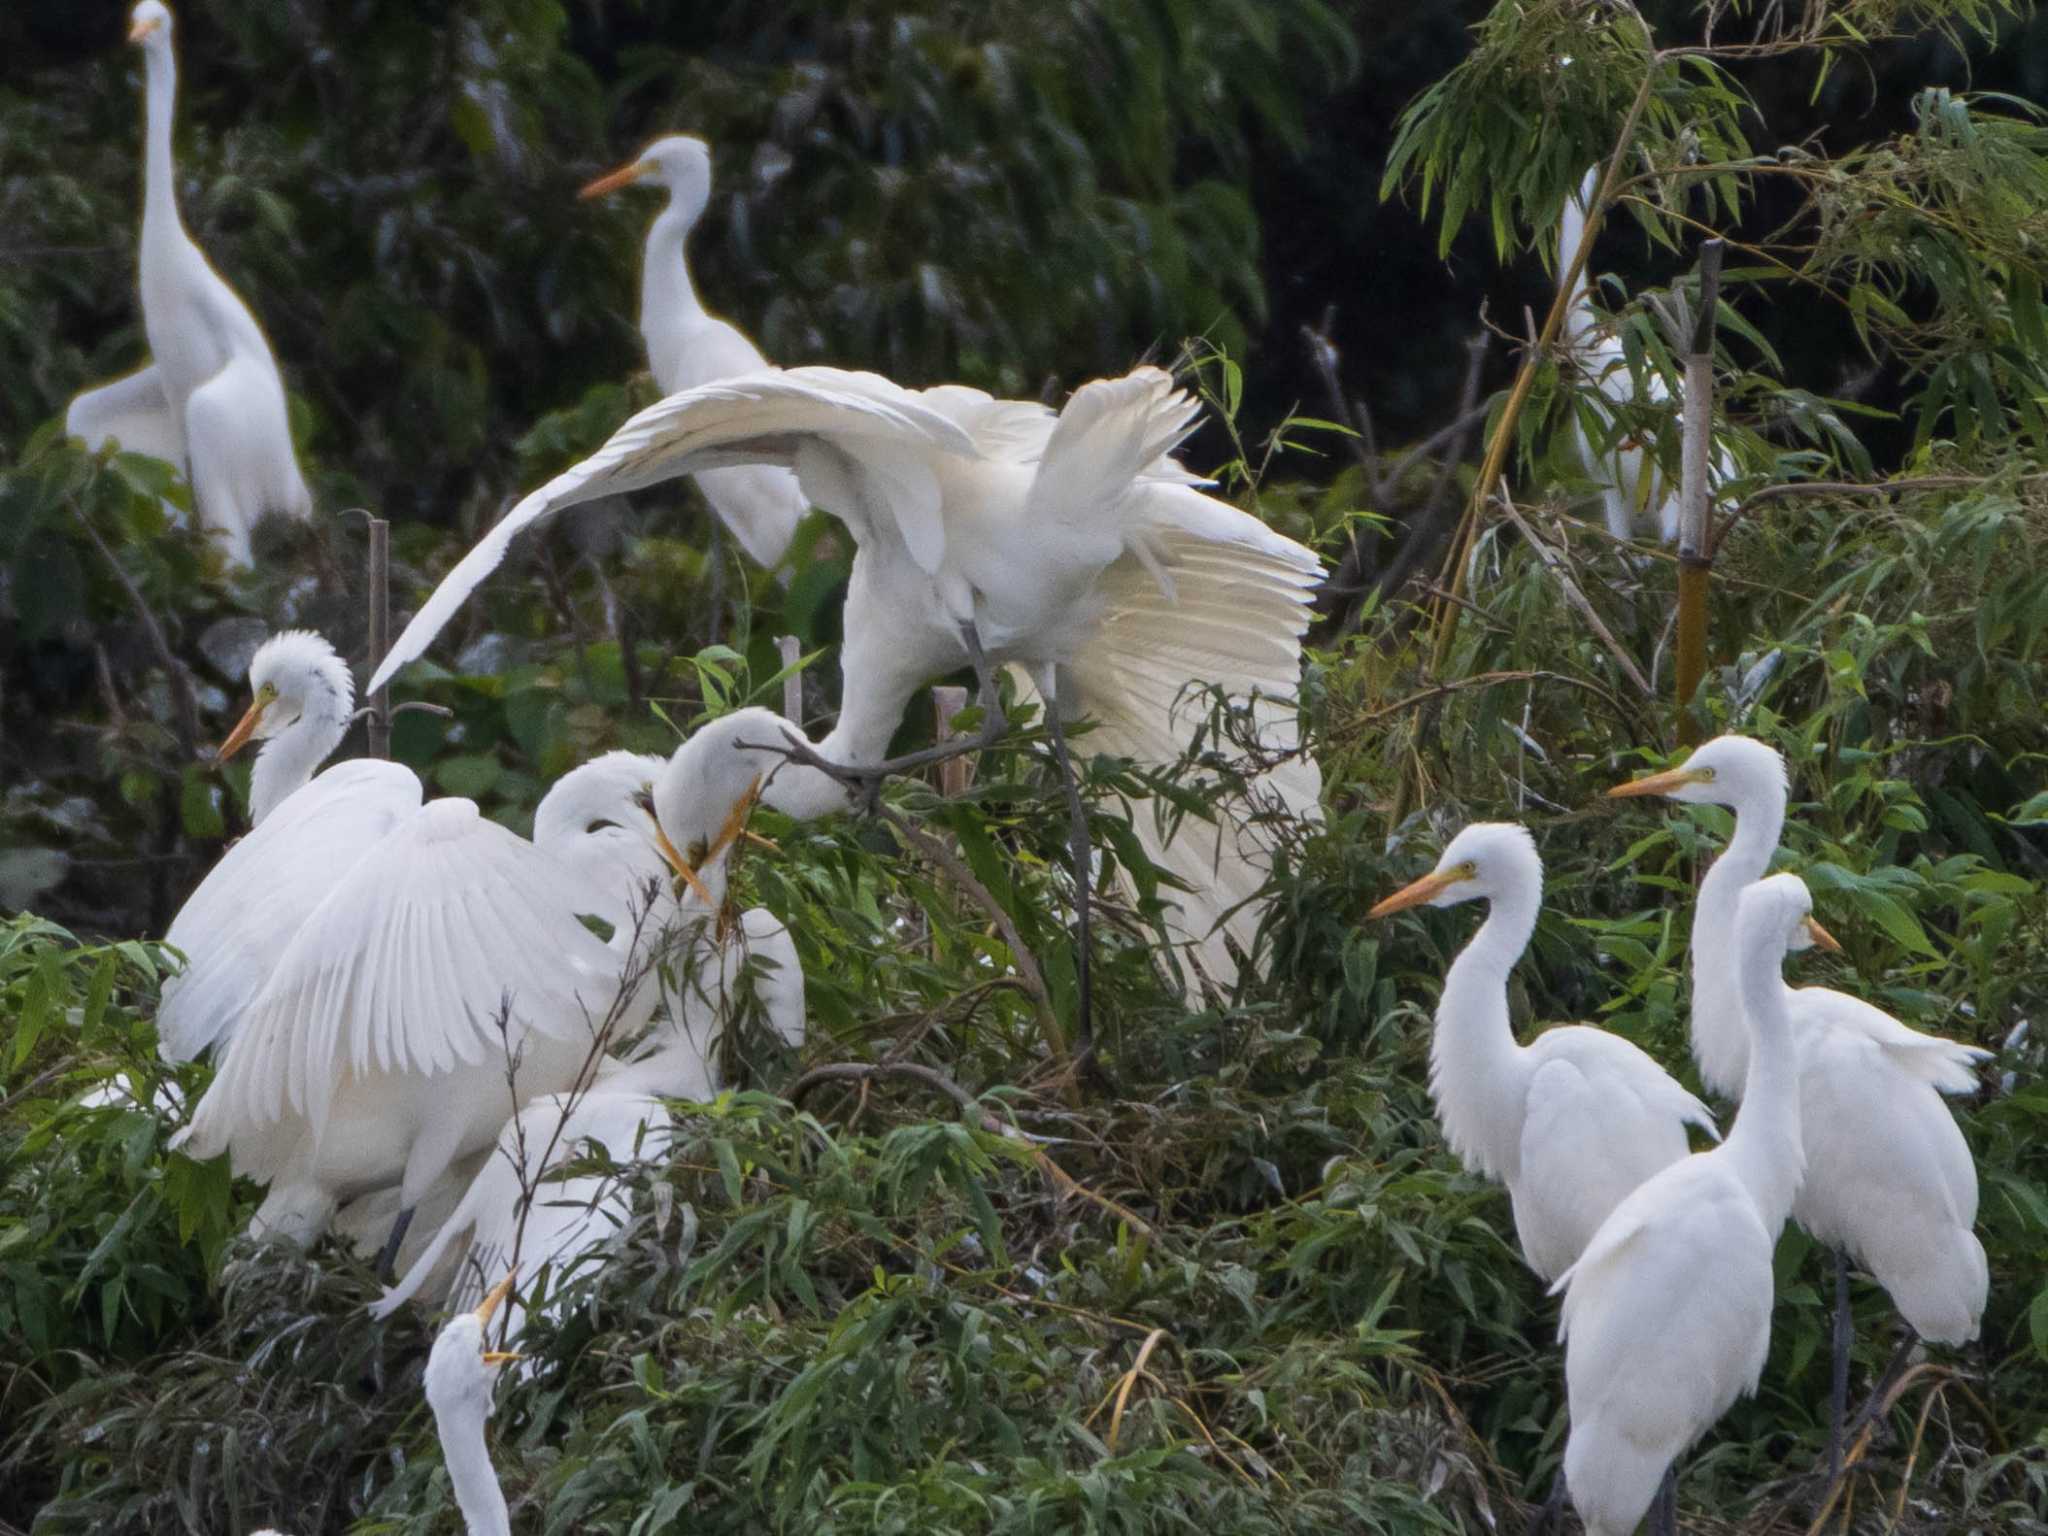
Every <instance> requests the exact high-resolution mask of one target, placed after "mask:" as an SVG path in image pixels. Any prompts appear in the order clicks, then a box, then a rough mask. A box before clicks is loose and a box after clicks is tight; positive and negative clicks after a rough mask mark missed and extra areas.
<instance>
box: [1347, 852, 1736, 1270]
mask: <svg viewBox="0 0 2048 1536" xmlns="http://www.w3.org/2000/svg"><path fill="white" fill-rule="evenodd" d="M1461 901H1484V902H1486V903H1487V904H1488V910H1487V914H1486V921H1485V922H1484V923H1482V924H1481V925H1480V928H1479V932H1478V933H1477V934H1475V935H1474V936H1473V938H1472V941H1471V942H1470V943H1468V944H1467V945H1466V946H1465V947H1464V949H1462V950H1460V951H1459V953H1458V958H1457V959H1456V960H1454V961H1452V962H1451V968H1450V970H1449V972H1448V973H1447V974H1446V975H1445V976H1444V990H1443V996H1442V997H1441V998H1440V999H1439V1000H1438V1002H1437V1009H1436V1037H1435V1040H1434V1042H1433V1043H1432V1044H1431V1047H1430V1053H1429V1091H1430V1097H1431V1098H1432V1099H1434V1100H1435V1102H1436V1111H1437V1119H1438V1121H1439V1122H1440V1123H1441V1124H1442V1126H1443V1130H1444V1139H1445V1140H1446V1141H1448V1142H1449V1143H1450V1146H1451V1150H1452V1151H1453V1152H1455V1153H1457V1154H1458V1156H1459V1158H1461V1159H1462V1160H1463V1161H1464V1162H1465V1163H1466V1165H1467V1166H1469V1167H1471V1168H1472V1169H1473V1170H1474V1171H1476V1172H1478V1173H1480V1174H1483V1175H1485V1176H1486V1177H1487V1178H1491V1179H1498V1180H1499V1181H1500V1182H1501V1183H1503V1184H1505V1185H1507V1188H1508V1197H1509V1199H1510V1200H1511V1202H1512V1203H1513V1206H1514V1212H1515V1233H1516V1235H1517V1236H1518V1237H1520V1239H1521V1240H1522V1253H1523V1256H1524V1257H1525V1258H1526V1259H1527V1260H1528V1262H1529V1267H1530V1268H1531V1269H1533V1270H1534V1271H1535V1272H1536V1273H1537V1274H1538V1275H1539V1276H1541V1277H1542V1278H1543V1279H1545V1280H1555V1279H1556V1278H1557V1277H1558V1276H1559V1275H1561V1274H1563V1273H1564V1271H1565V1270H1566V1269H1568V1268H1570V1266H1571V1265H1572V1264H1573V1263H1574V1262H1576V1261H1577V1259H1578V1257H1579V1255H1580V1254H1581V1253H1582V1252H1583V1251H1584V1250H1585V1247H1586V1244H1587V1243H1588V1242H1590V1241H1591V1240H1592V1237H1593V1234H1594V1232H1596V1231H1597V1230H1598V1229H1599V1227H1600V1224H1601V1222H1603V1221H1605V1220H1606V1219H1607V1217H1608V1215H1609V1213H1611V1212H1612V1211H1613V1210H1614V1208H1615V1207H1616V1206H1617V1205H1619V1204H1620V1203H1621V1202H1622V1200H1623V1199H1625V1198H1626V1197H1627V1196H1628V1195H1629V1194H1630V1193H1631V1192H1632V1191H1633V1190H1634V1189H1635V1188H1636V1187H1637V1186H1638V1185H1640V1184H1642V1183H1643V1182H1644V1181H1645V1180H1647V1179H1649V1178H1650V1177H1651V1176H1652V1175H1654V1174H1656V1173H1658V1172H1659V1171H1660V1170H1662V1169H1665V1168H1668V1167H1670V1166H1671V1165H1672V1164H1673V1163H1676V1162H1678V1161H1679V1160H1680V1159H1682V1158H1684V1157H1685V1156H1686V1155H1687V1154H1688V1153H1689V1152H1690V1151H1691V1146H1690V1144H1689V1143H1688V1141H1687V1139H1686V1127H1687V1126H1688V1125H1693V1126H1698V1127H1699V1128H1700V1129H1701V1130H1703V1131H1705V1132H1706V1133H1707V1134H1708V1135H1709V1136H1713V1135H1716V1134H1717V1133H1716V1131H1715V1129H1714V1117H1713V1116H1712V1115H1711V1114H1710V1113H1709V1112H1708V1110H1707V1107H1706V1105H1704V1104H1702V1103H1701V1102H1700V1101H1699V1100H1698V1099H1697V1098H1695V1097H1694V1096H1693V1095H1692V1094H1690V1093H1688V1092H1686V1091H1685V1089H1683V1088H1681V1087H1680V1086H1679V1085H1678V1084H1677V1083H1676V1082H1674V1081H1673V1080H1672V1079H1671V1077H1670V1075H1669V1074H1668V1073H1666V1072H1665V1070H1664V1069H1663V1068H1662V1067H1660V1066H1658V1065H1657V1063H1656V1062H1654V1061H1652V1060H1651V1059H1650V1058H1649V1056H1647V1055H1645V1054H1644V1053H1643V1051H1642V1050H1640V1049H1639V1048H1638V1047H1636V1046H1635V1045H1633V1044H1631V1043H1630V1042H1629V1041H1627V1040H1624V1039H1622V1038H1621V1037H1620V1036H1619V1035H1615V1034H1610V1033H1609V1032H1608V1031H1606V1030H1604V1029H1593V1028H1591V1027H1590V1026H1587V1025H1584V1024H1569V1025H1565V1026H1562V1027H1560V1028H1555V1029H1547V1030H1545V1031H1543V1033H1541V1034H1539V1035H1538V1036H1536V1038H1535V1039H1534V1040H1532V1041H1531V1042H1530V1043H1529V1044H1528V1045H1519V1044H1517V1043H1516V1041H1515V1036H1514V1026H1513V1024H1512V1023H1511V1022H1510V1020H1509V1017H1508V973H1509V972H1510V971H1511V970H1513V968H1514V965H1515V962H1516V961H1517V960H1519V959H1521V957H1522V952H1523V950H1525V949H1526V948H1527V947H1528V944H1529V938H1530V936H1531V935H1532V934H1533V933H1534V932H1535V930H1536V917H1537V913H1538V911H1539V909H1540V908H1541V906H1542V904H1543V862H1542V860H1541V859H1540V858H1539V857H1538V856H1537V853H1536V844H1535V842H1534V840H1533V839H1532V838H1531V837H1530V836H1529V833H1528V831H1527V830H1526V829H1525V828H1522V827H1519V826H1516V825H1514V824H1512V823H1507V822H1480V823H1478V824H1476V825H1474V826H1469V827H1467V828H1465V830H1464V831H1462V832H1460V833H1459V834H1458V835H1457V836H1456V837H1454V838H1452V839H1451V843H1450V846H1449V847H1448V848H1446V849H1444V852H1443V857H1442V858H1440V859H1439V860H1438V861H1437V866H1436V868H1435V869H1434V870H1432V871H1431V872H1430V873H1429V874H1426V875H1424V876H1423V877H1422V878H1421V879H1420V880H1417V881H1415V882H1413V883H1412V884H1410V885H1406V886H1403V887H1402V888H1401V889H1400V890H1398V891H1396V892H1395V893H1394V894H1393V895H1391V896H1389V897H1388V898H1387V899H1386V900H1385V901H1382V902H1381V903H1380V904H1379V905H1378V906H1376V907H1374V908H1373V909H1372V911H1371V912H1369V913H1368V914H1367V916H1368V917H1374V918H1378V917H1385V916H1387V915H1388V914H1390V913H1394V912H1399V911H1402V910H1404V909H1405V908H1408V907H1415V906H1421V905H1423V904H1425V903H1426V904H1428V905H1430V906H1433V907H1447V906H1451V905H1453V904H1455V903H1457V902H1461Z"/></svg>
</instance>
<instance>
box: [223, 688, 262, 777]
mask: <svg viewBox="0 0 2048 1536" xmlns="http://www.w3.org/2000/svg"><path fill="white" fill-rule="evenodd" d="M268 708H270V703H269V701H268V700H267V699H259V700H258V701H257V702H256V703H254V704H251V705H250V706H249V708H248V711H247V712H246V713H245V714H243V716H242V718H241V719H239V720H237V721H236V722H235V728H234V729H233V730H232V731H229V732H228V739H227V740H226V741H224V742H222V743H221V744H220V747H219V749H218V750H217V751H215V753H214V756H215V758H217V759H218V760H219V761H221V762H223V763H224V762H226V761H227V760H228V759H229V758H231V757H233V756H234V755H235V754H236V753H237V752H239V751H241V750H242V748H244V747H246V746H247V745H248V744H249V738H250V737H251V736H253V735H255V734H256V727H257V726H258V725H259V724H261V723H262V720H263V711H264V710H266V709H268Z"/></svg>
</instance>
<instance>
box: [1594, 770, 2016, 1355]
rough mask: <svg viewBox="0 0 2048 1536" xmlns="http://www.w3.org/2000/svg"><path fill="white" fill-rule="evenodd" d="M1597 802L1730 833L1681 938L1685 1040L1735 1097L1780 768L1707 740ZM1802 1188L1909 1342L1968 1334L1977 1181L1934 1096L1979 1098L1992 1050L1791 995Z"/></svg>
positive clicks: (1961, 1338) (1984, 1279)
mask: <svg viewBox="0 0 2048 1536" xmlns="http://www.w3.org/2000/svg"><path fill="white" fill-rule="evenodd" d="M1609 793H1610V794H1617V795H1619V794H1627V795H1643V794H1665V795H1669V796H1670V797H1671V798H1673V799H1676V800H1685V801H1693V802H1706V803H1708V804H1713V805H1723V806H1727V807H1728V808H1729V809H1730V810H1732V811H1734V812H1735V835H1734V836H1733V838H1731V839H1730V841H1729V844H1728V847H1727V849H1726V850H1725V851H1724V852H1723V853H1722V854H1721V856H1720V857H1719V858H1718V859H1716V860H1715V861H1714V864H1713V867H1712V868H1711V869H1709V870H1708V871H1707V874H1706V878H1705V879H1703V880H1702V881H1701V882H1700V894H1699V905H1698V908H1697V910H1696V912H1695V913H1694V916H1693V929H1692V1043H1693V1054H1694V1056H1695V1057H1696V1058H1697V1059H1698V1061H1699V1064H1700V1075H1701V1077H1702V1078H1703V1079H1704V1080H1705V1081H1706V1083H1707V1085H1708V1086H1709V1087H1710V1088H1713V1089H1714V1090H1715V1091H1716V1092H1718V1093H1722V1094H1726V1095H1730V1096H1734V1095H1736V1094H1738V1093H1740V1092H1741V1091H1742V1090H1743V1083H1744V1080H1745V1077H1746V1075H1747V1072H1748V1067H1749V1052H1750V1044H1749V1040H1748V1038H1747V1034H1746V1032H1745V1031H1744V1030H1743V1028H1742V1014H1741V1004H1740V1000H1739V998H1738V997H1737V996H1736V993H1735V987H1734V985H1733V977H1734V966H1735V956H1736V909H1737V904H1738V902H1739V900H1740V898H1741V896H1742V893H1743V892H1744V891H1745V890H1746V889H1747V888H1748V887H1749V886H1750V885H1751V884H1752V883H1753V882H1755V881H1757V880H1758V879H1760V878H1761V877H1762V876H1763V874H1764V871H1765V870H1766V869H1768V868H1769V867H1770V861H1771V856H1772V854H1774V853H1775V852H1776V851H1777V847H1778V839H1779V835H1780V833H1781V832H1782V831H1783V828H1784V824H1785V811H1786V806H1787V803H1788V799H1789V789H1788V785H1787V779H1786V773H1785V760H1784V759H1783V758H1782V757H1780V756H1779V755H1778V753H1777V752H1776V751H1775V750H1774V749H1773V748H1771V747H1769V746H1767V745H1766V744H1764V743H1763V742H1760V741H1752V740H1750V739H1749V738H1747V737H1743V736H1720V737H1716V738H1715V739H1714V740H1712V741H1710V742H1707V743H1706V744H1705V745H1704V746H1702V747H1700V748H1699V749H1698V750H1697V751H1695V752H1694V753H1693V754H1692V755H1691V756H1690V757H1688V758H1687V759H1686V760H1685V762H1684V763H1682V764H1681V765H1679V766H1678V767H1677V768H1675V769H1672V770H1671V771H1670V772H1668V773H1662V774H1653V775H1651V776H1650V777H1649V778H1646V779H1638V780H1635V781H1634V782H1633V783H1629V784H1623V785H1619V786H1617V787H1616V788H1615V789H1614V790H1612V791H1610V792H1609ZM1788 1006H1789V1007H1790V1009H1791V1015H1792V1021H1793V1035H1792V1038H1793V1045H1794V1050H1795V1053H1796V1061H1797V1073H1798V1083H1799V1094H1800V1101H1801V1114H1800V1123H1801V1125H1802V1126H1803V1127H1804V1138H1805V1155H1806V1170H1807V1171H1806V1182H1805V1185H1804V1186H1803V1187H1802V1189H1801V1190H1800V1194H1799V1200H1798V1203H1797V1204H1796V1205H1795V1206H1794V1208H1793V1213H1792V1214H1793V1218H1794V1219H1795V1220H1796V1221H1798V1223H1799V1224H1800V1225H1801V1226H1802V1227H1804V1228H1805V1229H1806V1230H1807V1231H1808V1232H1810V1233H1812V1234H1813V1236H1814V1237H1815V1238H1816V1239H1818V1240H1819V1241H1821V1242H1823V1243H1826V1244H1828V1245H1829V1246H1831V1247H1835V1248H1839V1249H1842V1250H1844V1251H1845V1252H1847V1253H1848V1254H1849V1256H1850V1257H1851V1258H1852V1259H1854V1260H1855V1261H1856V1262H1857V1263H1859V1264H1861V1265H1863V1266H1864V1267H1865V1268H1867V1269H1868V1270H1869V1271H1870V1273H1871V1274H1873V1275H1874V1276H1876V1278H1877V1281H1878V1283H1879V1284H1880V1285H1882V1286H1883V1287H1884V1288H1885V1290H1886V1291H1887V1292H1889V1293H1890V1295H1891V1298H1892V1301H1893V1303H1894V1304H1895V1305H1896V1306H1897V1307H1898V1309H1899V1312H1900V1315H1901V1316H1903V1317H1904V1318H1905V1319H1906V1321H1907V1322H1908V1323H1909V1324H1910V1325H1911V1326H1912V1327H1913V1328H1914V1329H1915V1331H1917V1332H1918V1333H1919V1334H1920V1335H1921V1337H1923V1338H1927V1339H1931V1340H1933V1341H1935V1342H1937V1343H1945V1344H1960V1343H1963V1342H1966V1341H1967V1340H1970V1339H1973V1338H1975V1337H1976V1336H1977V1329H1978V1325H1979V1322H1980V1320H1981V1319H1982V1317H1983V1313H1984V1303H1985V1297H1986V1293H1987V1291H1988V1289H1989V1284H1990V1276H1989V1269H1988V1266H1987V1264H1986V1261H1985V1256H1984V1248H1983V1245H1982V1244H1981V1243H1980V1242H1979V1241H1978V1240H1977V1235H1976V1233H1975V1232H1974V1231H1973V1230H1972V1228H1973V1227H1974V1226H1975V1224H1976V1220H1977V1170H1976V1165H1975V1163H1974V1162H1973V1161H1972V1159H1971V1157H1970V1149H1969V1144H1968V1143H1967V1142H1965V1141H1964V1139H1963V1134H1962V1131H1961V1129H1960V1128H1959V1127H1958V1126H1957V1125H1956V1123H1955V1118H1954V1117H1953V1116H1952V1115H1951V1114H1950V1113H1949V1111H1948V1107H1947V1106H1946V1105H1945V1104H1943V1103H1942V1101H1941V1095H1942V1094H1943V1093H1967V1092H1969V1091H1971V1090H1972V1089H1974V1088H1975V1087H1976V1083H1977V1078H1976V1064H1977V1063H1978V1062H1980V1061H1983V1060H1985V1059H1986V1058H1988V1057H1989V1056H1990V1054H1991V1053H1990V1052H1989V1051H1985V1050H1981V1049H1979V1048H1978V1047H1976V1046H1971V1045H1964V1044H1962V1043H1961V1042H1960V1041H1955V1040H1945V1039H1943V1038H1942V1037H1940V1036H1939V1035H1929V1034H1923V1033H1921V1032H1920V1031H1919V1030H1915V1029H1909V1028H1908V1027H1907V1026H1905V1025H1904V1024H1901V1023H1900V1022H1899V1021H1898V1020H1896V1019H1894V1018H1892V1017H1891V1016H1890V1015H1889V1014H1887V1013H1885V1012H1883V1011H1882V1010H1881V1009H1878V1008H1874V1007H1872V1006H1871V1005H1870V1004H1868V1003H1866V1002H1863V1001H1862V1000H1861V999H1858V998H1854V997H1850V996H1848V995H1846V994H1845V993H1841V992H1836V991H1832V990H1830V989H1828V988H1825V987H1800V988H1798V989H1796V990H1794V991H1792V992H1791V993H1790V995H1789V1003H1788Z"/></svg>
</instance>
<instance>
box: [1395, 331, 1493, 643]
mask: <svg viewBox="0 0 2048 1536" xmlns="http://www.w3.org/2000/svg"><path fill="white" fill-rule="evenodd" d="M1492 346H1493V336H1492V333H1490V332H1488V331H1484V330H1482V331H1480V332H1479V333H1478V334H1476V335H1474V336H1473V337H1471V338H1470V339H1469V340H1467V341H1466V343H1465V383H1464V385H1463V388H1462V390H1461V392H1460V394H1459V397H1458V400H1459V403H1458V415H1457V418H1456V419H1455V420H1454V421H1452V422H1451V424H1450V425H1449V426H1448V427H1446V428H1444V429H1442V430H1441V431H1439V432H1437V433H1436V434H1435V435H1433V436H1431V437H1429V438H1427V439H1425V440H1424V441H1423V442H1421V443H1419V444H1417V445H1416V446H1415V447H1414V448H1412V449H1410V450H1409V455H1410V457H1412V456H1413V455H1414V454H1416V453H1419V452H1421V451H1422V450H1423V449H1425V448H1429V447H1432V446H1434V445H1435V444H1436V443H1437V442H1438V441H1439V440H1440V439H1445V440H1451V447H1450V450H1449V451H1448V452H1447V453H1446V454H1445V455H1444V458H1443V462H1442V464H1441V465H1440V466H1439V467H1438V469H1437V476H1436V483H1435V484H1433V485H1432V486H1430V488H1429V500H1428V501H1426V502H1424V503H1423V506H1422V513H1421V515H1420V516H1419V517H1417V518H1416V519H1415V520H1414V521H1413V522H1411V523H1410V524H1409V526H1408V537H1407V538H1406V539H1404V540H1402V542H1401V548H1400V551H1399V552H1398V553H1397V554H1396V555H1395V556H1394V559H1393V561H1392V563H1391V564H1389V565H1388V567H1387V569H1386V571H1385V572H1384V573H1383V574H1382V575H1381V577H1380V583H1379V587H1380V591H1381V592H1382V593H1383V594H1388V595H1391V594H1392V593H1394V592H1397V591H1399V590H1400V588H1401V585H1402V583H1404V582H1405V581H1407V579H1408V578H1409V576H1410V575H1412V574H1413V573H1414V571H1415V569H1416V567H1418V566H1420V565H1421V564H1422V563H1423V562H1424V561H1425V560H1427V559H1429V557H1430V556H1431V555H1433V554H1435V553H1436V547H1437V545H1438V544H1439V543H1441V542H1442V530H1441V529H1440V528H1439V526H1438V525H1439V523H1440V522H1441V521H1442V519H1443V514H1444V512H1445V510H1446V509H1445V506H1444V497H1445V496H1446V495H1447V494H1448V493H1449V491H1450V488H1451V477H1452V476H1453V475H1454V474H1455V473H1456V471H1457V467H1458V464H1459V462H1460V461H1461V460H1463V459H1464V457H1465V451H1466V449H1467V448H1468V447H1469V446H1470V441H1471V435H1472V429H1473V428H1474V427H1476V426H1478V425H1479V423H1480V422H1481V421H1483V420H1484V419H1485V417H1486V412H1487V410H1488V409H1489V406H1488V405H1487V404H1486V403H1485V402H1483V401H1481V400H1480V398H1479V386H1480V382H1481V380H1482V378H1483V376H1484V371H1485V367H1486V354H1487V352H1488V351H1490V350H1491V349H1492ZM1407 472H1408V459H1407V458H1404V459H1402V461H1401V462H1400V463H1399V464H1397V465H1395V466H1394V478H1393V483H1394V484H1397V485H1398V484H1399V483H1400V477H1401V476H1403V475H1405V474H1406V473H1407ZM1445 590H1446V591H1448V589H1445ZM1462 600H1463V599H1461V598H1459V597H1457V596H1454V595H1453V596H1450V597H1449V598H1448V601H1449V602H1452V603H1457V602H1461V601H1462Z"/></svg>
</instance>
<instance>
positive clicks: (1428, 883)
mask: <svg viewBox="0 0 2048 1536" xmlns="http://www.w3.org/2000/svg"><path fill="white" fill-rule="evenodd" d="M1457 883H1458V877H1457V876H1456V875H1452V874H1444V873H1441V872H1439V873H1436V874H1428V875H1424V876H1423V877H1422V878H1421V879H1420V880H1416V881H1413V882H1411V883H1409V884H1407V885H1404V886H1402V887H1401V889H1399V890H1398V891H1396V892H1394V894H1393V895H1391V896H1389V897H1388V898H1387V899H1386V900H1385V901H1383V902H1381V903H1380V904H1379V905H1378V906H1376V907H1374V908H1373V909H1372V910H1371V911H1370V912H1368V913H1366V914H1365V915H1366V916H1367V917H1369V918H1372V917H1386V916H1387V915H1389V914H1390V913H1394V912H1405V911H1407V910H1408V908H1410V907H1419V906H1421V905H1422V904H1423V903H1424V902H1425V901H1428V900H1429V899H1430V897H1432V896H1434V895H1436V893H1437V892H1438V891H1441V890H1443V889H1445V888H1446V887H1448V886H1453V885H1456V884H1457Z"/></svg>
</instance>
